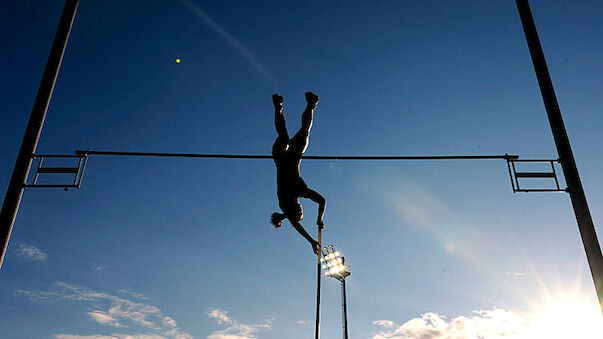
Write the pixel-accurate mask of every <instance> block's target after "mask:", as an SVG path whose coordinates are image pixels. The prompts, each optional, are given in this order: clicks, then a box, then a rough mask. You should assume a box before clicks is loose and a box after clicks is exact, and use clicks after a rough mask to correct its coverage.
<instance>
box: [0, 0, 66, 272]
mask: <svg viewBox="0 0 603 339" xmlns="http://www.w3.org/2000/svg"><path fill="white" fill-rule="evenodd" d="M77 6H78V0H66V2H65V7H64V8H63V14H62V15H61V20H60V21H59V27H58V28H57V32H56V34H55V37H54V42H53V43H52V47H51V49H50V55H49V56H48V61H47V62H46V68H45V69H44V75H42V80H41V81H40V87H39V88H38V94H37V95H36V100H35V101H34V105H33V108H32V110H31V115H30V117H29V122H28V123H27V128H26V129H25V135H24V136H23V141H22V142H21V148H20V149H19V154H18V155H17V161H16V162H15V167H14V169H13V174H12V176H11V179H10V182H9V184H8V188H7V190H6V195H5V196H4V203H3V204H2V210H1V211H0V239H1V240H0V241H2V255H1V256H0V267H1V266H2V262H3V261H4V255H5V253H6V248H7V247H8V240H9V239H10V234H11V232H12V229H13V225H14V223H15V218H16V217H17V211H18V210H19V204H20V203H21V197H22V196H23V189H24V185H25V183H26V182H27V176H28V174H29V169H30V167H31V162H32V160H33V159H32V156H33V155H34V154H35V153H36V147H37V146H38V140H39V139H40V133H41V132H42V127H43V126H44V119H45V118H46V111H47V110H48V105H49V104H50V98H51V97H52V91H53V90H54V84H55V82H56V80H57V75H58V74H59V69H60V68H61V61H62V60H63V54H64V53H65V47H66V46H67V40H68V39H69V33H70V32H71V26H72V25H73V20H74V18H75V13H76V11H77Z"/></svg>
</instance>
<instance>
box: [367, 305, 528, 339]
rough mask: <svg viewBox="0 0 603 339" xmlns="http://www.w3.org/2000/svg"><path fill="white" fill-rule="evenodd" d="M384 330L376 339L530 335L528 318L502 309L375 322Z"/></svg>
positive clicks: (460, 338)
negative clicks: (527, 331) (403, 320)
mask: <svg viewBox="0 0 603 339" xmlns="http://www.w3.org/2000/svg"><path fill="white" fill-rule="evenodd" d="M373 324H374V325H377V326H378V327H380V328H381V329H380V330H379V332H377V333H374V334H373V336H372V337H371V338H372V339H470V338H488V339H495V338H517V339H518V338H527V337H526V336H525V333H526V329H527V320H526V319H525V318H524V317H522V316H520V315H519V314H517V313H515V312H513V311H508V310H504V309H499V308H493V309H489V310H478V311H473V314H472V315H471V316H468V317H465V316H458V317H455V318H452V319H450V321H448V320H447V319H446V317H444V316H442V315H439V314H437V313H425V314H423V315H421V317H420V318H413V319H411V320H408V321H407V322H405V323H404V324H402V325H400V324H397V323H395V322H393V321H391V320H376V321H373Z"/></svg>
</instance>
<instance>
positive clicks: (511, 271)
mask: <svg viewBox="0 0 603 339" xmlns="http://www.w3.org/2000/svg"><path fill="white" fill-rule="evenodd" d="M505 275H509V276H512V277H523V276H524V275H526V274H525V273H523V272H517V271H513V270H510V271H506V272H505Z"/></svg>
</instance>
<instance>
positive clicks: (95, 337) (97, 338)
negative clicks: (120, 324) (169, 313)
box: [53, 334, 166, 339]
mask: <svg viewBox="0 0 603 339" xmlns="http://www.w3.org/2000/svg"><path fill="white" fill-rule="evenodd" d="M53 337H54V338H55V339H166V337H164V336H160V335H154V334H112V335H101V334H91V335H74V334H55V335H54V336H53Z"/></svg>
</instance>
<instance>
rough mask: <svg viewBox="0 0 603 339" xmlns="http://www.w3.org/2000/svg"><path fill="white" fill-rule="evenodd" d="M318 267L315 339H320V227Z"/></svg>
mask: <svg viewBox="0 0 603 339" xmlns="http://www.w3.org/2000/svg"><path fill="white" fill-rule="evenodd" d="M318 245H319V246H318V265H317V269H316V270H317V271H316V322H315V324H316V327H315V328H314V339H320V278H321V276H322V269H321V262H320V258H321V254H322V228H320V227H318Z"/></svg>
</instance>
